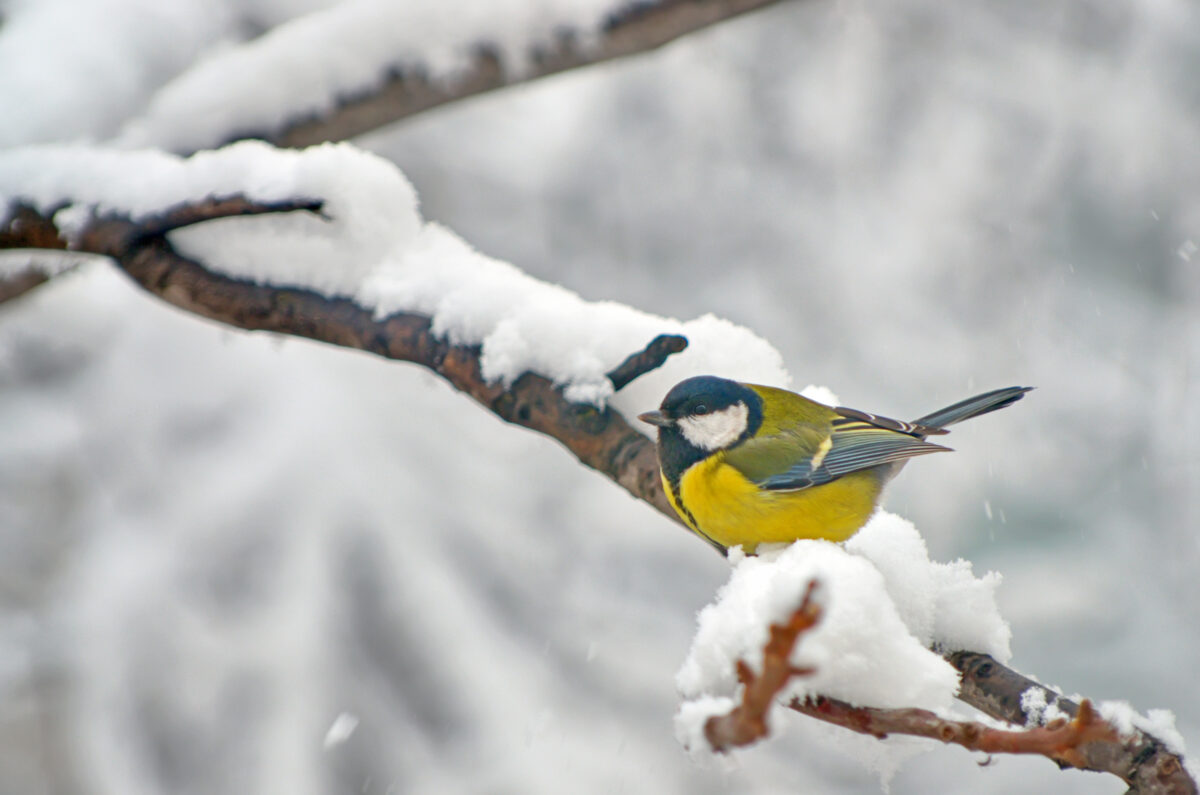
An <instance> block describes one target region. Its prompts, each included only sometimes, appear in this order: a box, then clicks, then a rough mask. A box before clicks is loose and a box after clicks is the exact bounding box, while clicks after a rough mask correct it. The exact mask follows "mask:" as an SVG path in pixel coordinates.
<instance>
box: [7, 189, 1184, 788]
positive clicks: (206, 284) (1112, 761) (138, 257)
mask: <svg viewBox="0 0 1200 795" xmlns="http://www.w3.org/2000/svg"><path fill="white" fill-rule="evenodd" d="M320 207H321V205H320V202H319V201H316V200H312V199H302V200H297V201H295V202H285V203H274V204H256V203H254V202H250V201H247V200H246V199H244V198H243V197H238V196H231V197H225V198H219V199H209V200H207V201H202V202H196V203H193V204H189V205H186V206H180V207H174V208H170V209H168V210H166V211H164V212H162V213H160V214H158V215H155V216H149V217H142V218H141V219H140V220H139V221H137V222H135V221H133V220H131V219H129V218H127V217H122V216H117V215H110V216H104V217H98V218H93V219H92V220H91V221H90V222H89V223H87V224H86V225H85V226H84V228H83V229H82V230H80V231H79V232H78V234H77V235H76V237H75V239H74V240H73V242H72V245H71V250H73V251H84V252H89V253H94V254H101V255H105V256H108V257H111V258H112V259H114V260H115V261H116V262H117V264H118V265H119V266H120V267H121V268H122V269H123V270H124V271H125V272H126V273H127V274H128V275H129V276H130V277H131V278H132V279H133V280H134V281H136V282H137V283H138V284H139V285H141V286H142V287H143V288H145V289H146V290H148V291H149V292H151V293H154V294H155V295H157V296H159V297H160V298H162V299H163V300H165V301H168V302H170V303H172V304H174V305H176V306H178V307H181V308H183V309H186V310H188V311H190V312H194V313H196V314H199V315H203V316H205V317H208V318H211V319H213V320H217V321H219V322H221V323H224V324H227V325H231V326H236V327H238V328H243V329H248V330H252V331H273V332H277V333H281V334H290V335H294V336H300V337H307V338H309V339H314V340H319V341H322V342H327V343H330V344H333V345H341V346H344V347H348V348H356V349H359V350H364V351H369V352H371V353H374V354H377V355H379V356H384V357H387V358H390V359H397V360H401V361H408V362H413V363H415V364H419V365H421V366H423V367H427V368H429V369H430V370H433V371H434V372H436V373H438V374H439V375H441V376H442V377H443V378H445V379H446V380H447V381H449V382H450V383H451V384H452V385H453V386H454V387H455V388H456V389H458V390H460V391H462V392H465V393H467V394H468V395H470V396H471V397H472V398H473V399H475V400H476V401H477V402H479V403H480V404H481V405H482V406H484V407H485V408H487V409H488V410H489V411H491V412H492V413H494V414H496V415H497V416H498V417H500V418H501V419H503V420H505V421H506V422H511V423H514V424H517V425H521V426H524V427H526V428H529V429H531V430H534V431H537V432H538V433H542V434H545V435H546V436H549V437H551V438H553V439H556V440H557V441H558V442H560V443H561V444H562V445H563V446H564V447H566V448H567V449H568V450H569V451H570V452H571V453H573V454H574V455H575V456H576V457H577V458H578V459H579V461H580V462H581V463H583V464H585V465H586V466H588V467H591V468H592V469H595V470H597V471H598V472H601V473H602V474H604V475H605V476H607V477H608V478H610V479H611V480H613V481H615V482H616V483H618V484H619V485H620V486H622V487H623V488H625V489H626V490H627V491H628V492H629V493H630V494H631V495H633V496H634V497H636V498H638V499H640V500H643V501H645V502H647V503H649V504H650V505H652V506H654V507H655V508H657V509H658V510H659V511H660V512H661V513H662V514H663V515H665V516H667V517H668V518H670V519H672V520H673V521H676V522H678V521H679V520H678V518H677V517H676V515H675V513H674V511H673V510H671V508H670V506H669V505H668V503H667V501H666V498H665V496H664V495H663V492H662V486H661V481H660V478H659V474H658V461H657V457H656V455H655V451H654V445H653V444H652V443H651V442H650V440H649V439H648V438H647V437H645V436H643V435H642V434H640V433H638V432H637V431H635V430H633V428H631V427H630V425H629V424H628V422H627V421H626V420H625V418H624V417H623V416H622V415H621V414H620V413H618V412H616V411H614V410H613V409H611V408H605V409H603V410H601V409H597V408H596V407H594V406H591V405H582V404H575V403H570V402H568V401H567V400H566V399H565V398H564V397H563V394H562V391H561V390H560V389H558V388H556V387H555V386H554V384H553V383H552V382H551V381H550V380H549V379H547V378H545V377H544V376H541V375H538V374H536V373H528V372H527V373H525V374H523V375H521V376H520V377H519V378H517V379H516V381H515V382H513V384H512V385H511V386H509V387H504V386H503V385H501V384H496V383H489V382H487V381H485V380H484V378H483V376H482V370H481V365H480V361H479V357H480V349H479V348H478V347H477V346H464V345H451V344H449V343H448V342H446V341H445V340H444V339H441V338H438V337H437V336H435V335H434V334H433V331H432V322H431V319H430V318H429V317H426V316H424V315H419V314H415V313H404V312H402V313H397V314H394V315H391V316H389V317H386V318H383V319H379V320H376V319H375V318H374V316H373V313H372V312H371V311H370V310H368V309H365V308H363V307H361V306H359V305H357V304H355V303H354V302H353V301H350V300H348V299H343V298H329V297H326V296H323V295H320V294H318V293H315V292H312V291H309V290H304V289H297V288H285V287H272V286H264V285H257V284H252V283H250V282H245V281H240V280H236V279H231V278H229V277H226V276H222V275H220V274H217V273H214V272H212V271H209V270H207V269H206V268H204V267H203V265H201V264H200V263H197V262H195V261H193V260H190V259H187V258H186V257H183V256H182V255H180V254H179V253H178V252H176V251H175V250H174V249H173V248H172V246H171V245H170V242H169V241H168V240H167V238H166V235H165V233H166V232H168V231H170V230H173V229H178V228H181V227H183V226H187V225H190V224H193V223H198V222H200V221H204V220H211V219H214V218H222V217H228V216H231V215H248V214H256V213H271V212H281V211H306V212H319V211H320ZM66 247H67V244H66V241H65V240H64V239H63V238H62V237H61V236H60V234H59V230H58V228H57V227H56V226H55V223H54V218H53V212H49V211H48V212H46V213H40V212H38V211H36V210H34V209H32V208H30V207H19V208H17V209H16V211H15V212H13V213H10V215H9V216H8V217H7V218H6V219H4V220H3V221H2V222H0V249H12V248H35V249H43V250H46V249H57V250H62V249H65V248H66ZM681 340H682V338H678V337H671V336H669V335H664V336H660V337H658V338H656V339H655V340H653V341H652V342H651V343H650V344H649V345H648V346H647V348H646V349H645V350H644V351H641V352H639V353H636V354H634V355H633V356H631V357H629V358H628V359H627V360H626V361H625V362H623V363H622V364H620V365H619V366H618V367H616V368H615V369H614V370H613V371H612V372H611V373H610V374H609V378H610V380H612V382H613V385H614V388H620V387H622V386H624V385H625V384H627V383H629V381H630V380H632V379H633V378H635V377H637V376H638V375H641V374H642V373H645V372H647V371H649V370H652V369H654V368H655V367H658V366H660V365H661V364H662V362H663V361H664V360H665V359H666V358H667V356H669V355H670V354H671V353H673V352H675V351H676V350H680V349H682V342H681ZM792 631H794V633H795V637H799V636H800V634H801V633H802V632H803V627H800V628H797V629H794V630H793V629H789V630H788V632H792ZM772 634H773V636H774V633H772ZM784 639H786V635H785V638H784ZM781 642H782V641H781ZM793 642H794V640H793ZM789 648H790V647H789ZM944 656H946V658H947V659H948V660H949V661H950V662H951V663H952V664H954V665H955V666H956V667H957V668H958V669H959V671H960V672H961V673H962V687H961V692H960V694H959V698H960V699H961V700H963V701H964V702H966V703H967V704H970V705H971V706H973V707H975V708H977V709H979V710H980V711H982V712H984V713H985V714H988V715H990V716H992V717H993V718H997V719H999V720H1003V721H1007V722H1009V723H1014V724H1017V725H1022V726H1023V725H1025V724H1026V723H1027V721H1028V718H1029V716H1028V715H1027V714H1026V713H1025V712H1024V710H1023V708H1022V706H1021V695H1022V694H1023V693H1024V692H1026V691H1027V690H1028V689H1029V688H1030V687H1035V688H1041V685H1038V684H1037V683H1036V682H1033V681H1032V680H1030V679H1027V678H1025V677H1023V676H1021V675H1020V674H1018V673H1016V672H1015V671H1012V670H1010V669H1008V668H1006V667H1004V666H1003V665H1001V664H1000V663H998V662H997V661H995V660H994V659H992V658H990V657H988V656H987V655H982V654H976V653H973V652H960V651H952V652H946V653H945V654H944ZM796 673H797V672H796V671H794V670H790V669H789V671H788V672H787V675H788V676H791V675H794V674H796ZM747 681H749V677H747ZM780 686H782V685H780ZM764 687H765V685H764ZM1042 690H1043V691H1044V694H1045V695H1046V701H1047V703H1056V704H1057V705H1058V706H1059V708H1060V709H1062V710H1063V712H1065V713H1066V714H1069V715H1073V716H1074V718H1075V719H1074V720H1073V721H1072V722H1070V723H1068V724H1065V725H1061V726H1060V725H1053V726H1047V727H1040V728H1038V729H1032V730H1029V731H1026V732H1008V733H1003V732H1001V733H999V734H995V732H997V731H998V730H995V729H991V728H989V727H985V726H982V725H980V724H973V723H962V722H953V721H951V722H947V721H944V720H942V719H940V718H937V716H935V715H932V714H931V713H925V714H922V712H921V711H920V710H872V709H869V708H863V707H853V706H851V705H848V704H844V703H841V702H837V701H834V700H831V699H818V700H816V701H814V702H805V703H803V704H793V705H792V706H793V708H794V709H797V710H798V711H801V712H804V713H805V714H809V715H812V716H813V717H816V718H819V719H821V720H826V721H829V722H832V723H838V724H839V725H845V726H847V727H848V728H855V730H857V731H864V732H865V733H868V734H875V735H880V734H888V733H907V734H918V735H919V736H933V737H934V738H935V739H940V740H942V741H944V742H956V743H958V744H960V745H965V746H966V747H971V748H974V749H976V750H982V751H988V752H990V751H1004V752H1027V753H1045V752H1046V749H1051V750H1054V753H1057V754H1059V756H1053V754H1047V755H1051V756H1052V758H1055V759H1057V760H1058V761H1060V762H1063V763H1065V764H1071V765H1075V766H1080V767H1086V768H1087V769H1090V770H1098V771H1103V772H1108V773H1112V774H1114V775H1117V776H1119V777H1121V778H1122V779H1124V780H1125V781H1126V782H1128V783H1129V784H1130V786H1131V788H1132V790H1133V791H1136V792H1142V793H1196V792H1197V790H1196V785H1195V782H1193V781H1192V780H1191V778H1190V777H1189V776H1188V775H1187V773H1186V771H1185V770H1184V769H1183V767H1182V763H1181V761H1180V759H1179V757H1178V756H1177V755H1175V754H1172V753H1170V752H1169V751H1168V750H1167V749H1166V747H1165V746H1164V745H1163V744H1162V743H1161V742H1159V741H1158V740H1157V739H1155V738H1153V737H1151V736H1149V735H1147V734H1145V733H1143V732H1135V733H1134V736H1133V737H1131V738H1121V739H1117V740H1114V739H1112V738H1109V737H1107V736H1105V737H1100V736H1099V734H1098V730H1097V729H1096V728H1095V725H1094V724H1095V720H1094V715H1092V714H1084V707H1083V706H1082V705H1075V704H1073V703H1072V702H1070V701H1067V700H1065V699H1062V698H1061V697H1060V696H1058V695H1057V694H1055V693H1052V692H1051V691H1049V690H1046V689H1045V688H1042ZM772 692H778V689H776V690H774V691H772ZM756 698H757V697H756ZM1089 709H1090V708H1089ZM1081 715H1082V716H1083V717H1081ZM970 727H976V728H970ZM1029 732H1040V733H1036V734H1032V735H1031V734H1029ZM946 735H949V737H947V736H946ZM1009 735H1020V737H1021V739H1016V738H1014V737H1009ZM980 738H986V739H980ZM1072 738H1074V739H1072ZM972 743H973V744H972ZM1022 743H1024V745H1022ZM1072 743H1074V744H1073V745H1072ZM1006 744H1007V745H1006ZM1012 748H1026V749H1029V750H1023V751H1013V750H1011V749H1012ZM1055 749H1057V750H1055ZM1076 751H1078V753H1079V754H1080V756H1075V755H1074V752H1076Z"/></svg>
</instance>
